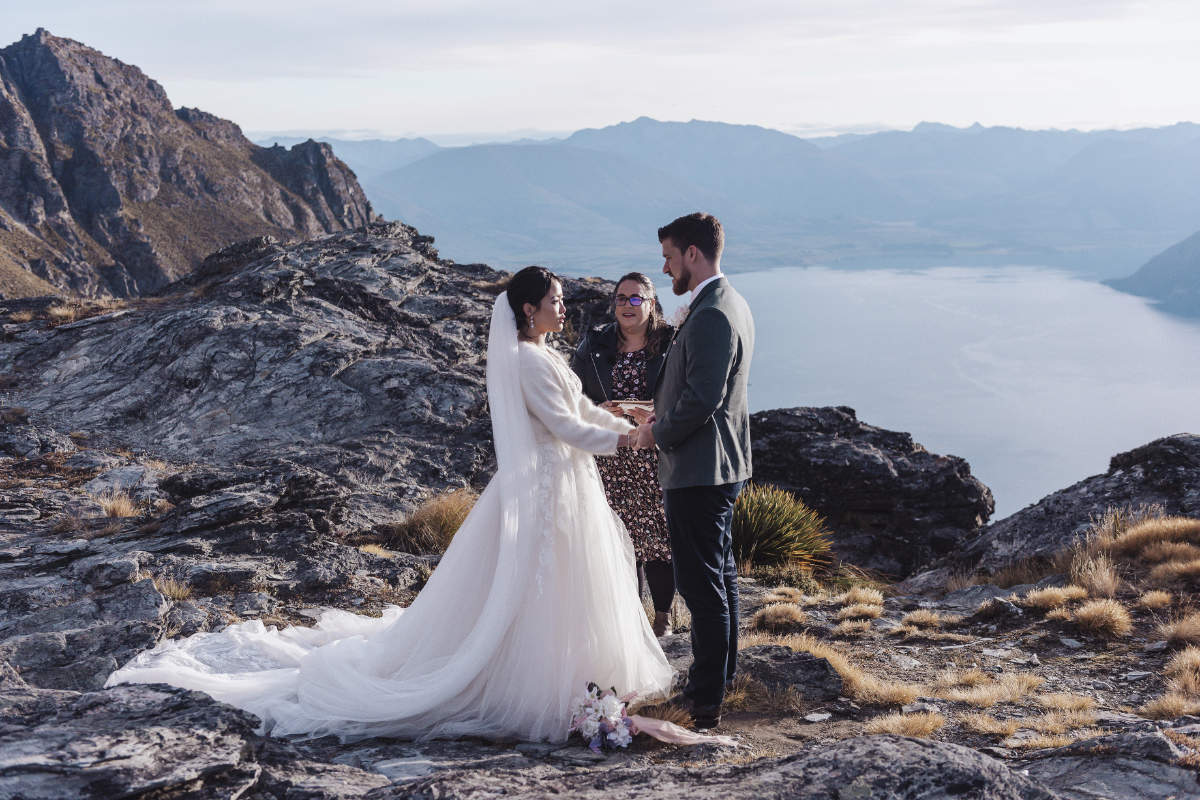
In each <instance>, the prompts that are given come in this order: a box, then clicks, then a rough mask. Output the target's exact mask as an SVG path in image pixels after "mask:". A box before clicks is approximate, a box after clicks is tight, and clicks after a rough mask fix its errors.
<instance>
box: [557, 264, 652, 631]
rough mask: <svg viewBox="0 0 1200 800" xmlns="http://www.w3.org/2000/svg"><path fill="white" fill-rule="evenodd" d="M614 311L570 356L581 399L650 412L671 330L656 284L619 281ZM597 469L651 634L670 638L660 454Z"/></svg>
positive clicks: (626, 453) (641, 278)
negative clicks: (650, 610)
mask: <svg viewBox="0 0 1200 800" xmlns="http://www.w3.org/2000/svg"><path fill="white" fill-rule="evenodd" d="M611 310H612V314H613V321H612V322H610V323H608V324H606V325H605V326H604V327H602V328H599V329H597V330H595V331H592V332H591V333H589V334H588V335H586V336H584V337H583V340H582V341H581V342H580V343H579V347H578V349H577V350H576V351H575V355H574V356H573V357H572V358H571V369H573V370H574V371H575V374H577V375H578V376H579V378H580V380H581V381H583V391H584V394H586V395H587V396H588V397H589V398H591V399H592V401H593V402H595V403H597V404H599V405H600V406H601V407H602V408H605V409H607V410H608V411H610V412H611V413H613V414H615V415H617V416H621V415H623V414H625V413H626V412H625V411H623V410H622V409H621V408H620V407H619V406H618V405H617V403H619V402H621V401H641V402H645V403H647V404H649V405H648V408H649V407H652V403H653V399H654V384H655V381H656V380H657V378H658V372H659V370H660V369H661V368H662V365H663V361H664V360H665V359H666V353H667V346H668V345H669V344H670V341H671V334H672V333H673V332H674V329H673V328H672V327H671V326H670V325H669V324H668V323H667V322H666V320H664V319H663V312H662V306H661V305H659V302H658V298H657V296H656V295H655V292H654V284H652V283H651V282H650V279H649V278H647V277H646V276H645V275H643V274H642V273H640V272H631V273H629V274H628V275H625V276H623V277H622V278H621V279H620V280H619V281H617V286H616V289H615V290H614V291H613V296H612V305H611ZM635 421H639V422H640V421H641V420H637V419H636V418H635ZM596 466H597V467H598V468H599V471H600V477H601V478H602V479H603V482H604V493H605V495H607V497H608V503H609V505H610V506H612V508H613V510H614V511H616V512H617V516H619V517H620V518H621V521H622V522H624V523H625V527H626V528H628V529H629V535H630V538H631V539H632V540H633V549H634V553H635V554H636V556H637V562H638V595H639V597H640V596H641V594H642V591H643V586H648V587H649V590H650V598H651V600H652V602H653V603H654V624H653V628H654V634H655V635H656V636H665V635H667V634H668V633H670V632H671V625H670V618H671V617H670V610H671V601H672V600H673V599H674V597H675V573H674V568H673V567H672V565H671V540H670V537H669V535H668V533H667V518H666V514H665V512H664V511H663V493H662V486H661V485H660V484H659V482H658V454H657V452H656V451H655V450H654V448H648V449H645V450H632V449H628V448H623V449H621V450H618V451H617V454H616V455H614V456H598V457H597V458H596Z"/></svg>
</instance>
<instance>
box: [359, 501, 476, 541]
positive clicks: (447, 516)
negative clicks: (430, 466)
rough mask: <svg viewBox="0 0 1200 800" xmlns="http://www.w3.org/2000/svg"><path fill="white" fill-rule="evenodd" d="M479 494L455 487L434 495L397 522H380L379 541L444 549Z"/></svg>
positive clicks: (469, 511)
mask: <svg viewBox="0 0 1200 800" xmlns="http://www.w3.org/2000/svg"><path fill="white" fill-rule="evenodd" d="M476 499H478V495H476V494H475V492H473V491H472V490H470V489H453V490H451V491H449V492H444V493H442V494H437V495H434V496H433V497H431V498H429V499H428V500H426V501H425V502H424V503H422V504H421V505H420V506H419V507H418V508H417V509H416V510H415V511H413V512H412V513H411V514H409V515H408V518H407V519H406V520H404V521H403V522H401V523H398V524H389V525H381V526H380V527H379V528H378V529H377V530H378V531H379V533H380V539H381V541H380V542H379V544H382V545H384V546H385V547H387V548H389V549H391V550H397V551H399V552H402V553H414V554H417V555H423V554H427V553H444V552H446V548H447V547H449V546H450V542H451V541H452V540H453V539H454V534H455V533H457V532H458V528H459V526H460V525H462V524H463V521H464V520H465V519H466V518H467V514H469V513H471V509H472V508H473V507H474V505H475V501H476Z"/></svg>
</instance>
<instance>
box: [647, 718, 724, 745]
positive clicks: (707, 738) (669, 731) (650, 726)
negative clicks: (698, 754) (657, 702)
mask: <svg viewBox="0 0 1200 800" xmlns="http://www.w3.org/2000/svg"><path fill="white" fill-rule="evenodd" d="M629 718H630V719H631V720H633V725H634V727H635V728H636V729H637V732H638V733H644V734H646V735H648V736H652V737H654V738H655V739H658V740H659V741H660V742H667V743H668V744H680V745H685V746H689V747H690V746H692V745H697V744H716V745H721V746H722V747H737V742H736V741H734V739H733V737H732V736H718V735H716V734H710V733H696V732H695V731H689V730H688V729H687V728H681V727H680V726H678V725H676V724H675V723H674V722H667V721H666V720H665V719H657V718H655V717H643V716H642V715H641V714H630V715H629Z"/></svg>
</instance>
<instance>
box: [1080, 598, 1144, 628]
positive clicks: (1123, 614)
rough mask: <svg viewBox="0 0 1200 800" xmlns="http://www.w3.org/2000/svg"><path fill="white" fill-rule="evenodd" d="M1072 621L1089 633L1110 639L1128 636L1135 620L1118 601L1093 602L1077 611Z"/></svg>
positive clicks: (1085, 604)
mask: <svg viewBox="0 0 1200 800" xmlns="http://www.w3.org/2000/svg"><path fill="white" fill-rule="evenodd" d="M1071 619H1072V621H1073V622H1074V623H1075V624H1076V625H1078V626H1079V627H1080V628H1082V629H1084V630H1085V631H1088V632H1089V633H1093V634H1096V635H1098V636H1106V637H1109V638H1113V637H1118V636H1128V635H1129V632H1130V631H1132V630H1133V620H1131V619H1130V618H1129V612H1128V611H1127V610H1126V609H1125V606H1123V605H1121V604H1120V603H1119V602H1117V601H1116V600H1107V599H1106V600H1092V601H1090V602H1087V603H1084V604H1083V605H1081V606H1080V607H1079V608H1077V609H1076V610H1075V614H1074V615H1073V616H1072V618H1071Z"/></svg>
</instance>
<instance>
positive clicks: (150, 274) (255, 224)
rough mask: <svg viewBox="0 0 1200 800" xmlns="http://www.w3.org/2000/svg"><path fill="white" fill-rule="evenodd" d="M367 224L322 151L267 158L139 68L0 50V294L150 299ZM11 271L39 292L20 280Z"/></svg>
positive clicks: (31, 47) (43, 50)
mask: <svg viewBox="0 0 1200 800" xmlns="http://www.w3.org/2000/svg"><path fill="white" fill-rule="evenodd" d="M373 217H374V214H373V212H372V211H371V207H370V204H369V203H368V202H367V199H366V196H365V195H364V194H363V191H362V189H361V188H360V187H359V185H358V181H357V180H356V179H355V177H354V173H353V172H351V171H350V169H349V168H348V167H346V165H345V164H343V163H342V162H341V161H339V160H338V159H337V158H335V157H334V155H333V151H332V150H331V149H330V147H329V146H328V145H325V144H318V143H316V142H306V143H304V144H301V145H297V146H295V147H293V148H292V149H291V150H284V149H283V148H271V149H265V148H262V147H259V146H257V145H255V144H253V143H251V142H250V141H249V140H248V139H246V138H245V137H244V136H243V135H242V133H241V130H240V129H239V128H238V127H237V126H236V125H234V124H233V123H231V122H228V121H226V120H222V119H219V118H217V117H215V116H213V115H212V114H207V113H205V112H202V111H199V110H196V109H186V108H185V109H179V110H178V111H177V110H175V109H173V108H172V106H171V103H170V101H169V100H168V99H167V95H166V93H165V92H164V91H163V89H162V87H161V86H159V85H158V84H157V83H155V82H154V81H153V80H151V79H150V78H148V77H147V76H146V75H145V74H144V73H143V72H142V71H141V70H139V69H138V68H137V67H134V66H131V65H127V64H123V63H121V62H120V61H117V60H115V59H113V58H109V57H107V56H105V55H103V54H102V53H99V52H97V51H96V50H93V49H91V48H89V47H86V46H85V45H83V44H80V43H79V42H75V41H72V40H70V39H63V38H60V37H56V36H52V35H51V34H49V33H48V32H46V31H45V30H38V31H37V33H34V34H32V35H29V36H25V37H23V38H22V39H21V40H20V41H19V42H16V43H15V44H12V45H10V46H9V47H6V48H4V49H2V50H0V277H3V276H7V279H4V280H0V287H2V288H3V289H4V291H5V292H6V293H9V294H10V296H12V295H14V294H23V295H27V294H38V293H42V291H43V290H44V288H45V287H46V286H51V285H52V286H53V287H57V289H58V290H61V291H65V292H67V293H75V294H80V295H86V296H96V295H99V294H114V295H117V296H129V295H137V294H143V293H146V292H149V291H153V290H154V289H157V288H160V287H162V286H163V285H165V284H167V283H169V282H170V281H172V280H174V279H176V278H178V277H180V276H181V275H184V274H186V273H187V272H189V271H191V270H192V269H193V268H194V267H195V266H196V264H198V263H199V262H200V260H201V259H202V258H203V257H204V256H206V255H207V254H208V253H210V252H212V251H213V250H216V249H218V248H220V247H224V246H225V245H227V244H229V243H230V242H232V241H235V240H240V239H245V238H247V237H250V236H256V235H265V234H270V235H274V236H278V237H283V238H291V237H305V238H306V237H311V236H315V235H318V234H321V233H326V232H332V231H339V230H344V229H347V228H353V227H357V226H361V225H363V224H365V223H367V222H369V221H370V220H371V219H372V218H373ZM18 271H22V272H25V273H26V274H27V275H30V276H31V277H33V278H36V279H38V281H40V282H31V281H30V280H28V279H25V280H21V276H20V275H19V274H18Z"/></svg>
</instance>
